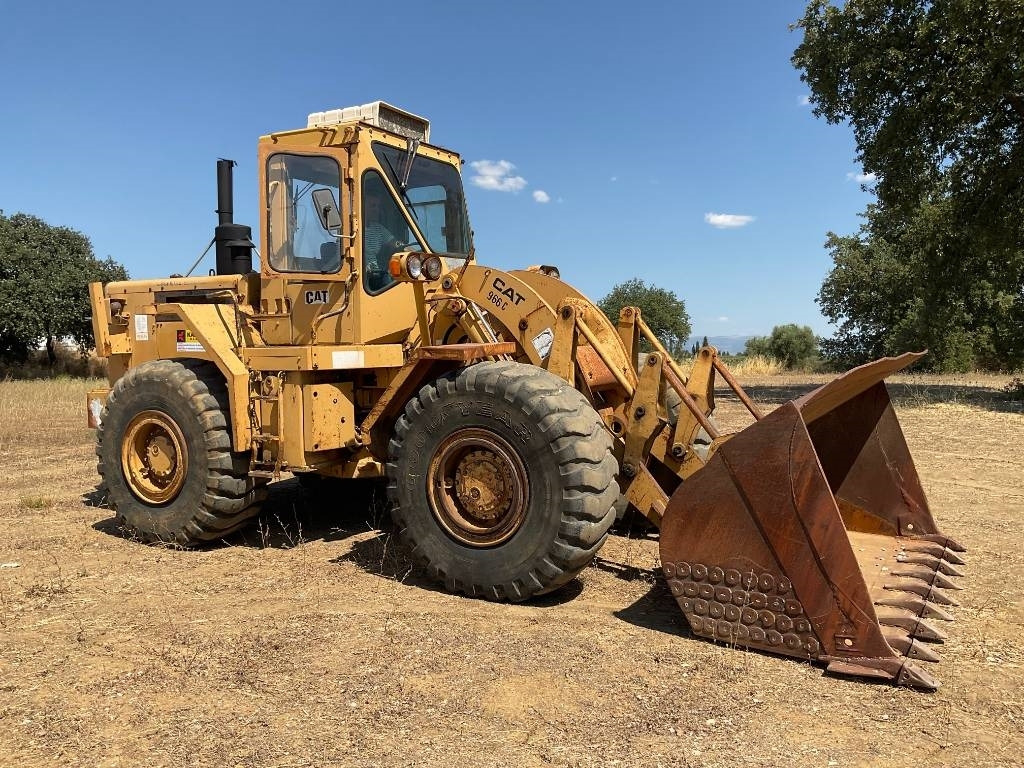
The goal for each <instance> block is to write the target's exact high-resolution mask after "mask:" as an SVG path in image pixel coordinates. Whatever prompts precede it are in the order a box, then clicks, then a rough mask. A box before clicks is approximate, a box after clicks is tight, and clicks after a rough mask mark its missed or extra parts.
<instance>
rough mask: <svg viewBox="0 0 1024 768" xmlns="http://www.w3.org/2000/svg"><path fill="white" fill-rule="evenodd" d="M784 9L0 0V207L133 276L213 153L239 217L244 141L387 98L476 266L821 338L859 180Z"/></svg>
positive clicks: (727, 327)
mask: <svg viewBox="0 0 1024 768" xmlns="http://www.w3.org/2000/svg"><path fill="white" fill-rule="evenodd" d="M375 8H376V9H381V8H386V10H375ZM803 8H804V3H803V2H799V1H794V2H790V1H788V0H778V1H777V2H774V1H773V2H764V0H731V1H729V0H721V2H717V3H695V2H685V1H683V2H679V1H677V2H634V3H625V4H624V3H608V2H604V1H603V0H600V1H596V0H595V1H592V2H587V3H567V2H555V1H554V0H549V2H529V1H526V0H520V1H519V2H514V3H491V2H483V1H478V2H439V3H433V4H432V3H429V2H419V3H407V2H404V0H402V1H400V0H393V1H392V2H389V3H387V4H384V3H360V4H356V3H351V2H344V0H342V2H334V3H309V4H301V5H300V4H286V3H264V2H256V1H253V2H246V3H217V2H213V1H212V0H210V1H208V2H205V3H201V4H200V3H192V2H187V1H183V2H178V3H174V4H152V5H150V4H146V3H138V2H133V3H120V2H103V0H99V1H98V2H96V3H80V2H66V1H65V0H56V1H55V2H46V3H28V2H18V1H17V0H6V1H5V2H0V18H2V21H3V28H4V34H3V35H2V42H0V71H2V72H3V73H4V83H3V94H4V95H3V99H2V100H0V140H2V142H3V145H4V146H5V147H6V148H7V149H6V155H7V156H6V158H5V160H4V162H3V164H2V166H0V209H3V210H4V211H5V213H7V214H11V213H14V212H16V211H24V212H26V213H31V214H34V215H37V216H40V217H41V218H43V219H45V220H46V221H48V222H49V223H51V224H61V225H66V226H71V227H74V228H75V229H78V230H80V231H82V232H84V233H85V234H87V235H88V236H89V237H90V238H91V239H92V242H93V246H94V248H95V250H96V253H97V255H98V256H101V257H104V256H108V255H109V256H112V257H114V258H115V259H117V260H118V261H120V262H122V263H124V264H125V265H126V266H127V267H128V269H129V271H130V273H131V274H132V276H133V277H152V276H158V275H166V274H170V273H171V272H175V271H182V270H183V269H186V268H187V267H188V266H189V264H191V262H192V261H193V260H194V259H195V258H196V257H197V256H198V255H199V253H200V252H201V251H202V249H203V248H204V247H205V245H206V243H207V242H208V241H209V238H210V237H211V235H212V228H213V226H214V224H215V223H216V217H215V215H214V213H213V211H214V209H215V207H216V192H215V187H216V182H215V168H214V166H215V160H216V159H217V158H218V157H229V158H232V159H234V160H236V161H237V162H238V168H237V169H236V175H235V220H236V221H239V222H242V223H247V224H250V225H252V226H253V228H254V229H255V230H257V233H258V227H257V226H256V225H257V220H256V188H255V184H256V172H255V156H256V139H257V137H258V136H259V135H260V134H263V133H268V132H271V131H274V130H284V129H289V128H297V127H302V126H304V125H305V122H306V116H307V114H308V113H310V112H314V111H319V110H324V109H332V108H337V107H344V106H351V105H355V104H363V103H367V102H370V101H374V100H376V99H382V100H385V101H389V102H391V103H393V104H395V105H397V106H400V107H403V108H405V109H408V110H410V111H412V112H415V113H417V114H420V115H423V116H425V117H428V118H429V119H430V120H431V124H432V125H431V138H432V140H433V141H434V142H435V143H437V144H440V145H442V146H445V147H448V148H450V149H454V150H456V151H458V152H459V153H460V154H461V155H462V156H463V158H464V159H465V161H466V166H465V168H464V177H465V181H466V189H467V195H468V200H469V206H470V217H471V220H472V223H473V229H474V231H475V234H476V238H475V239H476V245H477V253H478V257H479V259H480V261H481V262H484V263H488V264H492V265H494V266H497V267H499V268H506V269H509V268H515V267H520V266H526V265H529V264H536V263H546V264H547V263H550V264H556V265H558V266H559V267H560V268H561V271H562V275H563V277H564V278H565V279H567V280H568V281H570V282H572V283H573V284H575V285H576V286H577V287H578V288H580V289H581V290H582V291H583V292H585V293H587V294H588V295H590V296H591V297H592V298H594V299H599V298H600V297H602V296H603V295H605V294H606V293H607V292H608V291H609V290H610V288H611V287H612V286H613V285H614V284H615V283H618V282H622V281H623V280H627V279H629V278H632V277H639V278H641V279H643V280H645V281H648V282H653V283H657V284H658V285H660V286H662V287H665V288H668V289H670V290H673V291H675V292H676V294H678V295H679V296H680V297H681V298H683V299H684V300H685V301H686V305H687V308H688V310H689V312H690V315H691V319H692V321H693V329H694V332H695V333H697V334H706V335H709V336H711V335H719V334H764V333H767V332H769V331H770V330H771V328H772V326H773V325H776V324H780V323H788V322H795V323H799V324H806V325H810V326H811V327H812V328H814V330H815V331H816V332H817V333H819V334H826V335H827V334H828V333H830V330H829V326H828V324H827V323H826V322H825V320H824V318H822V316H821V314H820V313H819V311H818V308H817V305H816V304H815V303H814V297H815V295H816V294H817V291H818V288H819V287H820V285H821V280H822V278H823V277H824V276H825V274H826V273H827V271H828V269H829V266H830V260H829V258H828V255H827V253H826V252H825V250H824V247H823V243H824V240H825V237H826V233H827V232H828V231H829V230H833V231H836V232H840V233H850V232H853V231H855V230H856V228H857V226H858V224H859V219H858V213H860V212H861V211H862V210H863V209H864V207H865V205H866V203H867V202H868V201H869V195H868V194H867V193H865V192H864V191H862V190H861V188H860V185H859V183H858V181H857V178H856V177H857V174H859V173H860V172H861V169H860V168H859V167H858V166H857V165H856V163H855V148H854V144H853V139H852V136H851V133H850V131H849V129H848V128H846V127H844V126H829V125H826V124H825V123H824V121H822V120H817V119H815V118H814V117H813V116H812V114H811V108H810V107H809V106H807V105H806V104H805V103H802V102H803V101H805V98H806V95H807V89H806V88H805V87H804V86H803V84H802V83H801V82H800V79H799V74H798V72H797V71H796V70H794V69H793V67H792V66H791V65H790V63H789V59H790V56H791V55H792V52H793V49H794V48H795V47H796V45H797V44H798V43H799V40H800V37H799V32H791V31H789V29H788V25H789V24H790V23H792V22H793V21H795V20H796V19H797V18H799V16H800V15H801V12H802V10H803ZM510 165H511V166H514V167H511V168H510V167H509V166H510ZM477 177H480V178H479V179H477ZM474 179H476V181H474ZM538 198H539V200H538ZM723 217H724V218H723ZM716 225H717V226H716ZM725 225H732V226H725ZM209 260H210V257H208V261H207V263H204V265H203V266H204V267H208V266H209V263H208V262H209Z"/></svg>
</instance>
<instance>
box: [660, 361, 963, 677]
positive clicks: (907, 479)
mask: <svg viewBox="0 0 1024 768" xmlns="http://www.w3.org/2000/svg"><path fill="white" fill-rule="evenodd" d="M917 357H918V356H917V355H904V356H902V357H900V358H895V359H886V360H880V361H877V362H876V363H872V364H870V365H867V366H862V367H861V368H857V369H854V370H852V371H850V372H849V373H847V374H845V375H844V376H840V377H839V378H838V379H836V380H835V381H833V382H831V383H830V384H826V385H825V386H823V387H820V388H819V389H817V390H815V391H813V392H811V393H809V394H807V395H805V396H804V397H802V398H800V399H799V400H796V401H793V402H789V403H786V404H785V405H783V406H781V407H779V408H778V409H776V410H775V411H773V412H772V413H771V414H769V415H768V416H765V417H763V418H762V419H761V420H759V421H757V422H756V423H754V424H753V425H751V426H750V427H748V428H747V429H745V430H743V431H742V432H740V433H738V434H736V435H734V436H733V437H732V438H731V439H730V440H728V441H726V442H725V443H723V444H722V445H721V446H720V448H719V450H718V451H717V452H716V453H715V454H714V455H713V456H712V458H711V460H710V461H709V462H708V464H707V466H706V467H704V468H703V469H701V470H699V471H698V472H696V473H694V475H693V476H691V477H690V478H688V479H687V480H686V481H685V482H684V483H683V484H682V485H681V486H680V487H679V489H678V490H677V491H676V492H675V494H674V495H673V496H672V498H671V500H670V501H669V505H668V509H667V510H666V513H665V516H664V519H663V521H662V527H661V560H662V564H663V569H664V572H665V576H666V578H667V579H668V582H669V587H670V589H671V590H672V593H673V595H674V596H675V597H676V599H677V601H678V602H679V605H680V607H681V608H682V609H683V612H684V614H686V617H687V619H688V621H689V622H690V625H691V627H692V628H693V630H694V632H695V633H696V634H698V635H701V636H704V637H709V638H713V639H716V640H721V641H725V642H730V643H735V644H738V645H744V646H748V647H751V648H758V649H761V650H765V651H770V652H772V653H780V654H784V655H789V656H795V657H799V658H805V659H809V660H813V661H819V662H822V663H825V664H827V665H828V669H829V670H830V671H832V672H836V673H840V674H849V675H856V676H867V677H878V678H883V679H887V680H891V681H894V682H896V683H898V684H904V685H910V686H915V687H919V688H924V689H934V688H937V687H938V686H939V682H938V680H937V679H936V678H935V677H933V676H932V675H931V673H930V672H929V671H928V670H927V669H926V668H925V667H924V666H922V664H921V662H934V661H937V660H938V655H937V654H936V653H935V652H934V650H933V647H931V646H929V645H927V644H926V643H931V644H934V643H941V642H942V641H943V640H944V639H945V633H944V632H942V630H940V629H938V628H937V627H936V626H934V625H933V624H932V623H931V621H930V620H933V619H941V620H948V619H950V618H952V617H951V615H950V614H949V612H948V608H949V607H950V606H954V605H955V604H956V601H955V600H954V599H953V598H952V597H951V596H950V595H949V594H948V591H949V590H953V589H956V588H957V584H956V582H955V581H954V579H955V578H957V577H958V576H959V575H960V571H959V570H958V569H957V566H958V565H960V564H961V563H962V560H961V559H960V558H959V557H958V556H957V555H956V554H955V553H956V552H958V551H962V549H963V548H962V547H961V546H960V545H959V544H957V543H956V542H955V541H953V540H952V539H950V538H949V537H947V536H945V535H944V534H943V533H941V531H939V530H938V527H937V526H936V524H935V520H934V518H933V517H932V515H931V511H930V509H929V507H928V502H927V500H926V498H925V495H924V491H923V490H922V488H921V484H920V480H919V479H918V476H917V471H916V469H915V467H914V463H913V460H912V458H911V456H910V452H909V449H908V448H907V445H906V441H905V440H904V438H903V433H902V431H901V430H900V427H899V423H898V421H897V420H896V416H895V412H894V411H893V409H892V403H891V402H890V400H889V395H888V392H887V390H886V388H885V385H884V384H883V383H882V379H884V377H885V376H888V375H890V374H891V373H892V372H894V371H895V370H899V368H900V367H902V366H904V365H907V364H909V363H910V362H913V361H914V360H916V359H917Z"/></svg>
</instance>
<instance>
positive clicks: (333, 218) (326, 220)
mask: <svg viewBox="0 0 1024 768" xmlns="http://www.w3.org/2000/svg"><path fill="white" fill-rule="evenodd" d="M313 203H314V205H316V215H317V216H319V217H320V226H321V227H323V228H324V229H326V230H327V231H328V232H330V233H331V234H332V235H337V234H338V233H339V232H340V231H341V214H340V213H339V212H338V204H337V203H336V202H335V200H334V193H333V192H332V191H331V190H329V189H326V188H323V189H314V190H313Z"/></svg>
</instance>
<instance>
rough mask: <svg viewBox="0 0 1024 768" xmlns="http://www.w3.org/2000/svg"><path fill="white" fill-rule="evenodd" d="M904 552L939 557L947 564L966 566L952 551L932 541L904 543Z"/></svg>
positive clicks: (914, 540)
mask: <svg viewBox="0 0 1024 768" xmlns="http://www.w3.org/2000/svg"><path fill="white" fill-rule="evenodd" d="M903 550H904V551H905V552H907V553H910V552H920V553H924V554H928V555H931V556H932V557H937V558H939V559H940V560H945V561H946V562H947V563H951V564H952V565H964V564H965V563H964V559H963V558H962V557H960V556H959V555H957V554H956V552H955V551H954V550H952V549H949V548H946V547H943V546H940V545H939V544H935V543H934V542H931V541H925V540H923V539H910V540H907V541H905V542H904V544H903Z"/></svg>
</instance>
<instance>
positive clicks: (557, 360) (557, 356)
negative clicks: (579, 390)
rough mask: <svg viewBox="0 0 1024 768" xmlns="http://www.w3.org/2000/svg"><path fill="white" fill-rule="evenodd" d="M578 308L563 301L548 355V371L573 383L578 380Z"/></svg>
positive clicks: (556, 319)
mask: <svg viewBox="0 0 1024 768" xmlns="http://www.w3.org/2000/svg"><path fill="white" fill-rule="evenodd" d="M577 312H578V310H577V308H576V307H575V306H573V305H572V304H571V303H569V302H568V301H567V302H563V303H562V304H561V305H560V306H559V307H558V313H557V315H556V318H555V325H554V328H553V329H552V330H553V331H554V341H553V342H552V343H551V353H550V355H549V357H548V371H550V372H551V373H553V374H555V376H558V377H559V378H560V379H564V380H565V381H567V382H569V383H570V384H573V385H574V386H575V382H576V315H577Z"/></svg>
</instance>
